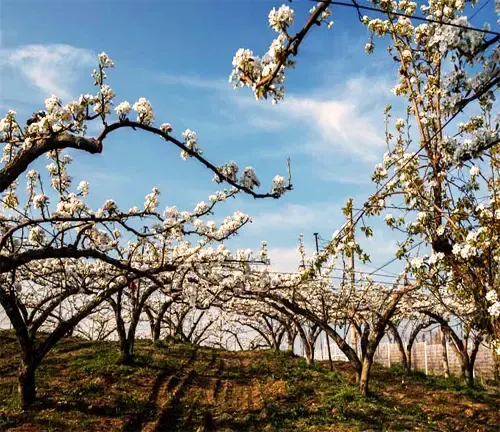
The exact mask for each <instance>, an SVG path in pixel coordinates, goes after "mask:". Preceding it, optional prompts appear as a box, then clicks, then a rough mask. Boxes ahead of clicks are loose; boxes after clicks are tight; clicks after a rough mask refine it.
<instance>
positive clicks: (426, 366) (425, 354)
mask: <svg viewBox="0 0 500 432" xmlns="http://www.w3.org/2000/svg"><path fill="white" fill-rule="evenodd" d="M424 363H425V374H426V375H428V374H429V369H428V364H427V341H425V342H424Z"/></svg>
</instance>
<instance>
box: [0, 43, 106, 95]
mask: <svg viewBox="0 0 500 432" xmlns="http://www.w3.org/2000/svg"><path fill="white" fill-rule="evenodd" d="M0 58H1V63H0V64H2V65H6V66H8V67H10V68H12V69H13V70H14V71H16V72H21V74H22V75H23V76H24V77H25V78H27V79H28V80H29V81H30V83H31V84H33V85H34V86H36V87H37V88H38V89H39V90H41V91H42V92H43V93H44V95H46V96H49V95H50V94H55V95H57V96H59V97H60V98H62V99H68V98H71V96H73V91H74V89H73V86H74V84H75V83H76V82H77V81H78V80H79V78H81V77H82V71H81V69H82V67H86V66H90V65H92V64H93V63H95V61H96V60H95V58H94V55H93V53H92V52H91V51H89V50H87V49H83V48H76V47H73V46H71V45H64V44H54V45H24V46H21V47H18V48H14V49H9V50H2V51H0Z"/></svg>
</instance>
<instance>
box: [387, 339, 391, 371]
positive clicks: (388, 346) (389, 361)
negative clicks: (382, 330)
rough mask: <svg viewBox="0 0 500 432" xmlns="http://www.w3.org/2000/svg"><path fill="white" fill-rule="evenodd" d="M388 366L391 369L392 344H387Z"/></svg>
mask: <svg viewBox="0 0 500 432" xmlns="http://www.w3.org/2000/svg"><path fill="white" fill-rule="evenodd" d="M387 365H388V367H391V343H390V342H387Z"/></svg>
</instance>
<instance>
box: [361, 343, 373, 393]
mask: <svg viewBox="0 0 500 432" xmlns="http://www.w3.org/2000/svg"><path fill="white" fill-rule="evenodd" d="M372 364H373V355H372V354H371V353H370V354H368V355H366V356H365V358H364V359H363V366H362V368H361V374H360V376H359V383H358V388H359V392H360V393H361V395H362V396H366V395H367V394H368V385H369V380H370V370H371V368H372Z"/></svg>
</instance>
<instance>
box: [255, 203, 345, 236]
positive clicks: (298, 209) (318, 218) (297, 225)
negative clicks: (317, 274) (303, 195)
mask: <svg viewBox="0 0 500 432" xmlns="http://www.w3.org/2000/svg"><path fill="white" fill-rule="evenodd" d="M339 210H340V209H339V206H338V205H335V204H332V203H324V204H323V203H321V204H318V203H314V204H313V205H302V204H287V205H285V206H280V208H279V210H276V211H269V212H262V213H257V214H255V215H252V220H253V224H252V225H253V226H252V230H258V231H264V232H265V231H267V232H269V231H271V230H280V229H286V230H294V231H297V235H298V233H299V232H300V229H301V228H308V229H309V230H310V229H314V227H315V226H319V225H320V224H322V223H323V222H324V220H325V219H328V218H331V216H332V212H336V213H339V214H340V211H339Z"/></svg>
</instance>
